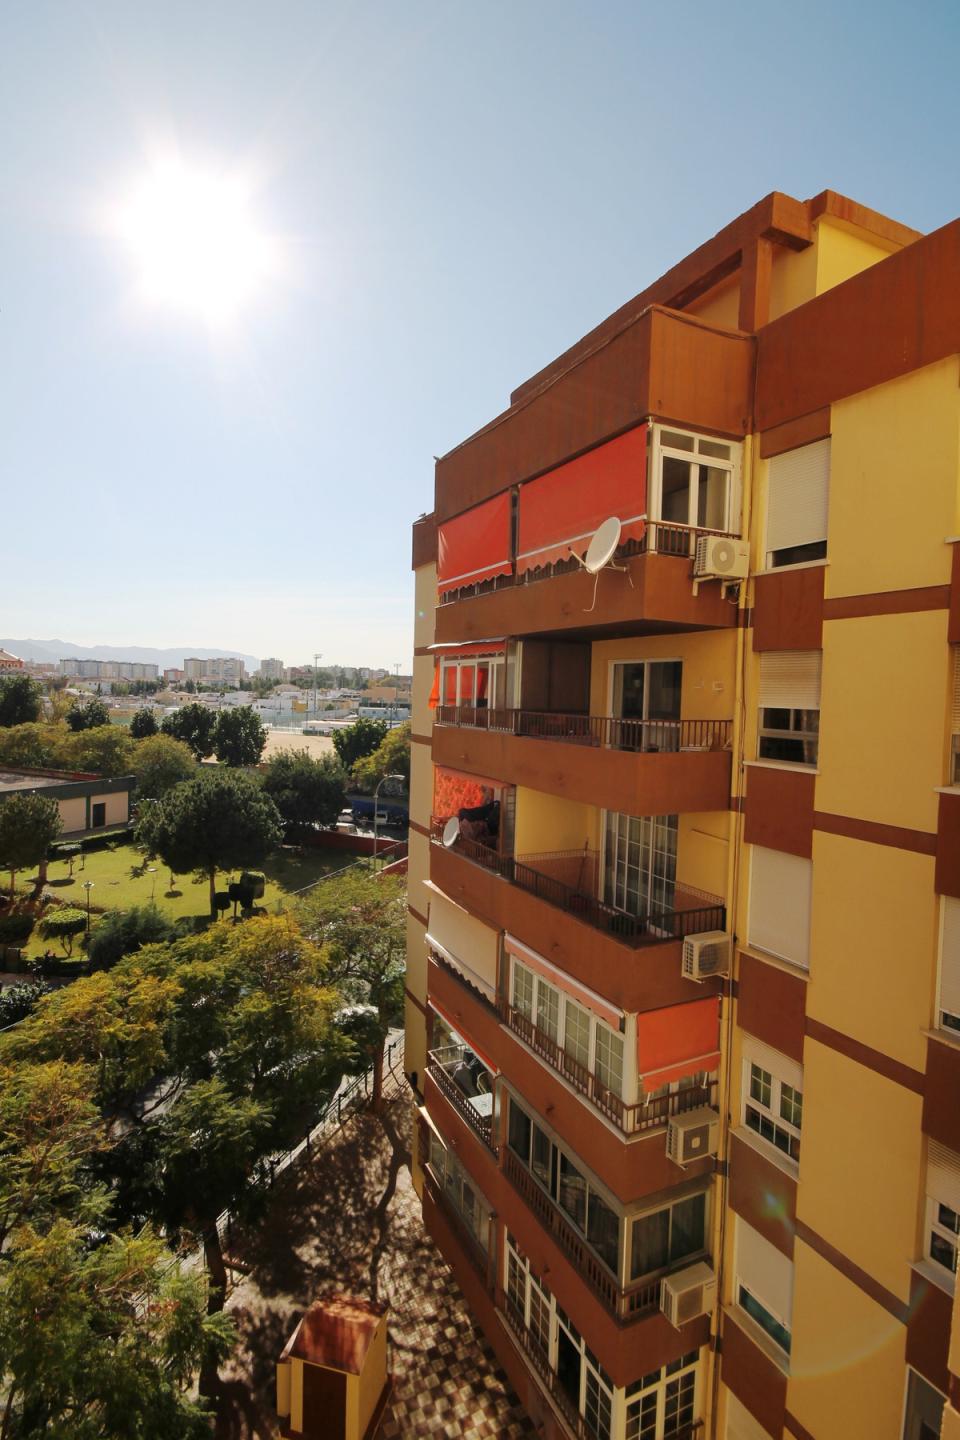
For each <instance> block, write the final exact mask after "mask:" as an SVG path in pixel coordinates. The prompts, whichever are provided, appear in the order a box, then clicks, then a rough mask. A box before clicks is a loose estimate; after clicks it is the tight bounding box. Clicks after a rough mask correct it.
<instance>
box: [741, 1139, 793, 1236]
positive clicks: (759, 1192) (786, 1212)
mask: <svg viewBox="0 0 960 1440" xmlns="http://www.w3.org/2000/svg"><path fill="white" fill-rule="evenodd" d="M729 1199H730V1208H731V1209H732V1210H735V1211H736V1213H737V1214H738V1215H742V1217H743V1219H744V1220H746V1222H747V1224H748V1225H751V1226H752V1227H753V1228H754V1230H756V1231H758V1232H759V1233H760V1234H761V1235H762V1236H763V1237H764V1239H765V1240H769V1242H770V1244H771V1245H773V1246H775V1247H776V1249H777V1250H779V1251H780V1252H781V1254H783V1255H786V1256H787V1258H788V1259H790V1260H792V1259H793V1238H794V1222H795V1221H796V1217H797V1182H796V1180H792V1179H791V1178H790V1176H789V1175H787V1174H785V1173H784V1171H783V1170H782V1169H781V1168H780V1166H779V1165H775V1164H774V1163H773V1161H772V1160H765V1159H764V1157H763V1156H762V1155H761V1154H759V1153H758V1151H756V1150H755V1149H754V1148H753V1146H752V1145H748V1144H747V1143H746V1141H744V1140H741V1139H739V1138H738V1137H737V1136H736V1135H734V1136H732V1137H731V1140H730V1189H729Z"/></svg>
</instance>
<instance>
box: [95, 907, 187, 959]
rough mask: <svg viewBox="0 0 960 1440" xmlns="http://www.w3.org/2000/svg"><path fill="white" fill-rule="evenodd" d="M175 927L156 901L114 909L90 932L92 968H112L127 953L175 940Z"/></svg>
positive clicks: (130, 953)
mask: <svg viewBox="0 0 960 1440" xmlns="http://www.w3.org/2000/svg"><path fill="white" fill-rule="evenodd" d="M173 937H174V927H173V924H172V922H171V921H170V920H168V919H167V917H166V916H165V915H163V914H162V913H161V911H160V910H159V909H158V908H157V906H156V905H134V906H132V908H131V909H129V910H110V911H109V912H108V913H107V914H106V915H104V917H103V919H102V920H101V921H100V923H99V924H98V925H97V927H96V929H95V930H92V931H91V932H90V940H89V942H88V944H87V956H88V958H89V960H90V968H91V970H110V969H111V968H112V967H113V966H114V965H116V963H117V961H118V960H121V959H122V958H123V956H124V955H132V954H133V953H134V951H135V950H139V949H140V947H141V946H142V945H157V944H161V943H162V942H163V941H166V940H172V939H173Z"/></svg>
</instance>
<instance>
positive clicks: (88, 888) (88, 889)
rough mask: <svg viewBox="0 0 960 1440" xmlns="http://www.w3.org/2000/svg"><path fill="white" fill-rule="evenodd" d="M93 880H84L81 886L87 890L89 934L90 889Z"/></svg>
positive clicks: (88, 931) (88, 930)
mask: <svg viewBox="0 0 960 1440" xmlns="http://www.w3.org/2000/svg"><path fill="white" fill-rule="evenodd" d="M93 886H94V881H93V880H84V882H83V888H84V890H86V892H87V934H88V935H89V934H90V891H91V890H92V889H93Z"/></svg>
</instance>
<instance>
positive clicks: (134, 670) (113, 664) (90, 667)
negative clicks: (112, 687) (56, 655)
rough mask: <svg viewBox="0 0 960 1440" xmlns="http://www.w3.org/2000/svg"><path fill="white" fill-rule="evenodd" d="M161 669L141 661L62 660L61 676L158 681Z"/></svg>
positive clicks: (68, 677)
mask: <svg viewBox="0 0 960 1440" xmlns="http://www.w3.org/2000/svg"><path fill="white" fill-rule="evenodd" d="M159 673H160V672H159V667H158V666H156V665H150V664H146V663H144V662H142V661H140V660H61V661H60V674H61V676H64V677H65V678H67V679H80V680H156V679H157V677H158V675H159Z"/></svg>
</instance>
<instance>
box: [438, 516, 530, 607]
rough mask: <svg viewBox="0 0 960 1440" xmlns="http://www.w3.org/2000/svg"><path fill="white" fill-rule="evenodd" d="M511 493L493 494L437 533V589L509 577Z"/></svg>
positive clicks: (456, 587)
mask: <svg viewBox="0 0 960 1440" xmlns="http://www.w3.org/2000/svg"><path fill="white" fill-rule="evenodd" d="M511 569H512V566H511V563H510V492H509V490H505V491H504V492H503V493H502V494H501V495H494V497H493V499H492V500H484V502H483V504H482V505H474V507H473V509H472V510H466V511H464V513H463V514H462V515H455V516H454V518H453V519H452V520H444V522H443V524H442V525H441V526H440V527H439V529H438V532H437V589H438V590H439V591H440V593H441V594H443V592H444V591H445V590H458V589H459V588H460V587H461V586H462V585H477V584H479V582H480V581H481V580H490V579H492V578H493V577H494V576H495V575H509V574H510V571H511Z"/></svg>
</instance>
